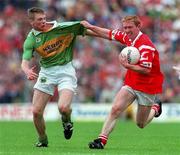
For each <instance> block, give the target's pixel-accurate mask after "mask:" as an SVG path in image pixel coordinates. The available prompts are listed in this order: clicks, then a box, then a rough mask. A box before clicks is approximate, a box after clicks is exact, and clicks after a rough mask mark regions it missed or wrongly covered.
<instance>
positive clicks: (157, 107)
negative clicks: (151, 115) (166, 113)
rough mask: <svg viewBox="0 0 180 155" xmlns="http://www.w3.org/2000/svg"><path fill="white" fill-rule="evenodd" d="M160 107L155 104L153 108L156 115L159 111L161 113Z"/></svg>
mask: <svg viewBox="0 0 180 155" xmlns="http://www.w3.org/2000/svg"><path fill="white" fill-rule="evenodd" d="M159 108H160V107H159V105H157V104H154V105H153V106H152V109H154V111H155V114H158V111H159Z"/></svg>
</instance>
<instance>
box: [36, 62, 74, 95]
mask: <svg viewBox="0 0 180 155" xmlns="http://www.w3.org/2000/svg"><path fill="white" fill-rule="evenodd" d="M56 86H57V88H58V91H60V90H62V89H69V90H71V91H73V92H75V90H76V88H77V78H76V71H75V68H74V67H73V65H72V62H69V63H67V64H65V65H63V66H53V67H49V68H43V67H41V70H40V72H39V77H38V79H37V82H36V84H35V85H34V89H38V90H40V91H42V92H45V93H47V94H50V95H53V94H54V88H55V87H56Z"/></svg>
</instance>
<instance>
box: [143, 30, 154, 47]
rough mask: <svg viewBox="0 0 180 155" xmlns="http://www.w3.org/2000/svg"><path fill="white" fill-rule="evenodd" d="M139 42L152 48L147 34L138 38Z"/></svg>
mask: <svg viewBox="0 0 180 155" xmlns="http://www.w3.org/2000/svg"><path fill="white" fill-rule="evenodd" d="M140 41H142V42H143V43H145V44H148V45H150V46H154V44H153V42H152V40H151V39H150V37H149V36H148V35H147V34H144V33H143V34H142V35H141V37H140Z"/></svg>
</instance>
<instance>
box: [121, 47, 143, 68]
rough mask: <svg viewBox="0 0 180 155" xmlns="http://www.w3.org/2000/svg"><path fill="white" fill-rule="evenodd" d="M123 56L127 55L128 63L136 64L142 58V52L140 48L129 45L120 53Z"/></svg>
mask: <svg viewBox="0 0 180 155" xmlns="http://www.w3.org/2000/svg"><path fill="white" fill-rule="evenodd" d="M120 54H121V55H122V56H126V57H127V60H128V63H129V64H132V65H135V64H137V63H138V61H139V59H140V53H139V50H138V49H137V48H136V47H133V46H127V47H125V48H123V50H122V51H121V53H120Z"/></svg>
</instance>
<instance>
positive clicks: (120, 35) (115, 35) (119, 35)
mask: <svg viewBox="0 0 180 155" xmlns="http://www.w3.org/2000/svg"><path fill="white" fill-rule="evenodd" d="M109 39H110V40H116V41H119V42H120V43H121V44H125V45H127V46H130V45H131V44H132V41H131V39H129V38H128V36H127V34H126V33H125V32H122V31H120V30H118V29H116V30H111V31H110V32H109Z"/></svg>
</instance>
